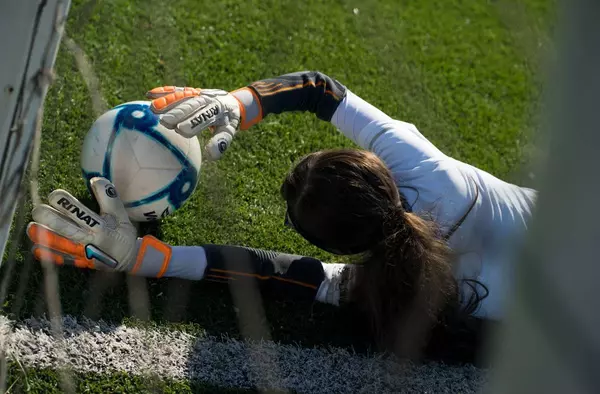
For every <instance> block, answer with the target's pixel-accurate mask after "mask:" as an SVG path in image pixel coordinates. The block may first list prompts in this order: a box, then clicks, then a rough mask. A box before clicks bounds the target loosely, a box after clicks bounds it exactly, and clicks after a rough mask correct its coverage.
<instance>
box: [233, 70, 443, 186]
mask: <svg viewBox="0 0 600 394" xmlns="http://www.w3.org/2000/svg"><path fill="white" fill-rule="evenodd" d="M232 94H233V95H234V96H235V97H236V98H237V99H238V101H239V102H240V104H241V106H240V108H241V109H242V121H241V129H242V130H245V129H248V128H249V127H251V126H252V125H254V124H256V123H258V122H260V121H261V120H262V119H263V118H264V117H265V116H267V115H269V114H279V113H282V112H289V111H306V112H311V113H314V114H315V115H316V116H317V117H318V118H319V119H321V120H325V121H328V122H331V123H332V124H333V125H335V126H336V127H337V128H338V129H339V130H340V131H341V132H342V133H343V134H344V135H345V136H347V137H348V138H350V139H351V140H352V141H354V142H355V143H356V144H357V145H359V146H360V147H362V148H364V149H367V150H370V151H372V152H374V153H375V154H377V155H378V156H379V157H380V158H381V159H382V160H383V161H384V162H385V163H386V165H387V166H388V167H389V168H390V169H391V170H392V172H395V173H396V174H401V176H402V177H405V176H409V177H410V176H411V175H410V174H407V172H410V171H411V170H414V169H423V163H425V162H426V161H428V160H431V159H437V158H442V157H444V154H443V153H442V152H441V151H440V150H439V149H437V148H436V147H435V146H434V145H433V144H432V143H431V142H430V141H429V140H428V139H427V138H425V137H424V136H423V135H422V134H421V133H420V132H419V130H418V129H417V128H416V127H415V126H414V125H413V124H410V123H406V122H403V121H399V120H395V119H392V118H391V117H390V116H388V115H387V114H385V113H384V112H383V111H381V110H379V109H378V108H376V107H375V106H373V105H371V104H369V103H368V102H366V101H365V100H363V99H361V98H360V97H358V96H357V95H356V94H354V93H352V92H351V91H350V90H349V89H347V88H346V87H345V86H344V85H342V84H341V83H340V82H338V81H336V80H335V79H333V78H331V77H329V76H327V75H325V74H323V73H321V72H316V71H303V72H297V73H291V74H285V75H282V76H279V77H275V78H270V79H264V80H261V81H257V82H254V83H252V84H250V85H249V86H247V87H245V88H242V89H238V90H236V91H234V92H232ZM399 176H400V175H399Z"/></svg>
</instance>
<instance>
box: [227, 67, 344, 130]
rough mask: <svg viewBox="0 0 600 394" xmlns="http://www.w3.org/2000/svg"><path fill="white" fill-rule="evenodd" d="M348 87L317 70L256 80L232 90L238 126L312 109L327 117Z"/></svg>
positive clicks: (242, 127) (329, 117) (246, 125)
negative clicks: (274, 115)
mask: <svg viewBox="0 0 600 394" xmlns="http://www.w3.org/2000/svg"><path fill="white" fill-rule="evenodd" d="M346 92H347V89H346V87H345V86H344V85H342V84H341V83H340V82H338V81H336V80H335V79H333V78H330V77H329V76H327V75H325V74H323V73H321V72H317V71H303V72H296V73H290V74H285V75H281V76H278V77H275V78H269V79H263V80H260V81H256V82H254V83H252V84H250V85H248V86H247V87H244V88H241V89H238V90H235V91H233V92H231V93H232V94H233V96H234V97H236V98H237V99H238V101H239V102H240V108H241V110H242V114H241V124H240V129H241V130H246V129H248V128H250V127H251V126H253V125H255V124H256V123H258V122H260V121H261V120H262V119H263V118H264V117H266V116H268V115H270V114H280V113H283V112H294V111H302V112H311V113H313V114H315V115H316V116H317V117H318V118H319V119H321V120H325V121H330V120H331V117H332V116H333V114H334V112H335V111H336V109H337V107H338V106H339V104H340V103H341V102H342V100H343V99H344V98H345V97H346Z"/></svg>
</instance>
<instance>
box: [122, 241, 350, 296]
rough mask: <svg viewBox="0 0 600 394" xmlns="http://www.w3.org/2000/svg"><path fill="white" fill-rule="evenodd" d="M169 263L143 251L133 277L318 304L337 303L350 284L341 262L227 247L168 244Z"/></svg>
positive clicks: (155, 253)
mask: <svg viewBox="0 0 600 394" xmlns="http://www.w3.org/2000/svg"><path fill="white" fill-rule="evenodd" d="M164 246H165V248H167V249H168V250H169V252H168V254H167V255H168V259H167V260H165V256H166V255H165V253H161V252H160V251H159V250H154V249H147V250H145V252H144V256H143V258H142V261H141V263H140V265H139V267H137V269H136V270H135V273H134V274H135V275H138V276H145V277H176V278H181V279H188V280H211V281H217V282H224V283H230V284H231V285H235V284H237V283H239V284H241V285H244V284H248V283H253V284H255V285H257V286H258V287H259V288H260V289H261V290H262V292H263V294H265V295H269V296H270V297H273V298H278V299H296V300H304V301H318V302H322V303H327V304H332V305H339V304H340V301H341V300H342V298H344V297H345V295H344V293H345V290H344V289H345V288H346V287H345V286H344V283H349V280H346V278H349V272H348V270H347V269H346V268H347V267H348V266H347V265H345V264H326V263H323V262H322V261H320V260H317V259H314V258H311V257H305V256H298V255H292V254H287V253H279V252H272V251H267V250H261V249H253V248H246V247H242V246H232V245H202V246H173V247H171V246H168V245H166V244H164ZM132 273H133V271H132Z"/></svg>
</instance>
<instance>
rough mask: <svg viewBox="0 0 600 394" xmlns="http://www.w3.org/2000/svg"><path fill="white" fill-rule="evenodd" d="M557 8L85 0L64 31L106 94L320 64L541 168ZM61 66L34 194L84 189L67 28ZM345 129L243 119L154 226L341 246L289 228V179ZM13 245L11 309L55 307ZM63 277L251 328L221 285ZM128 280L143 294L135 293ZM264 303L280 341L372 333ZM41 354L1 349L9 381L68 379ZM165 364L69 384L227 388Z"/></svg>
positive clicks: (468, 141) (89, 307) (511, 166)
mask: <svg viewBox="0 0 600 394" xmlns="http://www.w3.org/2000/svg"><path fill="white" fill-rule="evenodd" d="M553 12H554V3H553V2H552V1H551V0H512V1H509V0H495V1H491V0H482V1H470V0H443V1H442V0H418V1H417V0H381V1H375V0H361V1H359V0H338V1H325V0H321V1H319V0H309V1H300V2H297V1H281V0H264V1H260V2H258V1H253V2H239V1H235V0H221V1H219V2H205V1H199V0H172V1H156V0H145V1H138V0H105V1H86V0H75V1H73V5H72V9H71V12H70V19H69V23H68V26H67V31H66V34H67V35H68V36H69V37H70V38H71V39H73V40H74V42H75V43H76V44H77V45H79V47H81V49H82V50H83V51H84V52H85V54H86V56H87V57H88V58H89V60H90V62H91V64H92V66H93V71H94V72H95V74H96V76H97V78H98V80H99V82H100V83H99V89H100V94H101V97H102V98H103V100H104V101H105V104H106V106H107V108H108V107H111V106H114V105H117V104H120V103H122V102H125V101H130V100H137V99H143V95H144V93H145V92H146V90H148V89H150V88H152V87H155V86H161V85H180V86H184V85H185V86H196V87H210V88H222V89H229V90H232V89H235V88H238V87H241V86H244V85H246V84H248V83H250V82H252V81H255V80H258V79H261V78H266V77H271V76H275V75H279V74H283V73H287V72H291V71H299V70H319V71H322V72H324V73H326V74H328V75H330V76H332V77H334V78H336V79H338V80H340V81H341V82H342V83H343V84H345V85H346V86H347V87H349V89H351V90H352V91H353V92H355V93H357V94H358V95H359V96H361V97H363V98H364V99H366V100H367V101H369V102H371V103H373V104H374V105H376V106H378V107H379V108H381V109H382V110H384V111H385V112H387V113H388V114H389V115H391V116H393V117H395V118H398V119H401V120H405V121H408V122H411V123H414V124H415V125H416V126H417V127H418V128H419V129H420V130H421V132H422V133H423V134H424V135H426V136H427V137H428V138H429V139H430V140H431V141H432V142H434V143H435V144H436V145H437V146H438V147H440V148H441V149H442V150H443V151H444V152H446V153H447V154H449V155H451V156H453V157H455V158H457V159H459V160H463V161H466V162H468V163H470V164H473V165H475V166H478V167H480V168H482V169H484V170H487V171H489V172H491V173H493V174H494V175H497V176H500V177H502V178H504V179H507V180H510V181H514V182H518V183H521V184H529V185H531V184H532V183H534V182H535V179H532V177H531V176H529V170H528V164H529V163H530V162H531V161H532V159H534V158H535V156H536V154H537V150H536V148H535V141H536V134H535V131H536V127H537V125H538V123H539V122H538V121H537V115H538V113H539V110H540V102H541V94H542V89H541V84H542V82H543V81H544V72H545V70H544V67H543V64H544V60H545V59H546V57H547V56H548V55H549V54H551V52H552V45H551V41H550V38H549V37H550V32H551V27H552V24H553ZM56 71H57V79H56V81H55V83H54V84H53V86H52V88H51V90H50V92H49V94H48V97H47V100H46V107H45V118H44V126H43V142H42V144H43V145H42V157H41V168H40V174H39V178H40V181H41V182H40V194H41V195H42V196H45V195H47V193H49V192H50V191H51V190H52V189H54V188H57V187H61V188H64V189H67V190H69V191H71V192H72V193H73V194H75V195H76V196H78V197H81V198H82V199H88V197H87V196H88V192H87V190H86V187H85V185H84V183H83V181H82V178H81V175H80V168H79V149H80V144H81V141H82V138H83V136H84V135H85V133H86V131H87V130H88V128H89V127H90V125H91V123H92V122H93V120H94V118H95V116H96V115H95V114H94V111H93V110H92V108H93V106H92V99H91V96H90V92H89V91H88V89H87V87H86V84H85V82H84V79H83V77H82V75H81V73H80V72H79V69H78V67H77V65H76V61H75V57H74V56H73V53H72V52H70V51H69V50H68V49H67V47H66V46H65V45H63V46H62V47H61V50H60V52H59V56H58V59H57V65H56ZM204 137H206V136H204ZM343 146H352V143H351V142H350V141H348V140H346V139H344V138H343V137H342V136H341V135H340V134H339V133H337V132H336V131H335V129H334V128H333V127H332V126H331V125H329V124H326V123H324V122H321V121H318V120H317V119H316V118H315V117H314V116H312V115H309V114H285V115H281V116H277V117H267V118H266V119H265V120H264V121H263V122H262V123H261V124H260V125H258V126H256V127H254V128H253V129H251V130H250V131H248V132H245V133H242V134H241V135H240V136H239V138H237V139H236V141H235V142H234V145H233V146H232V148H231V149H230V150H229V151H228V152H227V154H226V155H225V156H224V158H223V159H222V160H220V161H219V162H217V163H209V164H205V165H204V166H203V168H202V177H201V184H200V186H199V188H198V190H197V192H196V194H195V195H194V196H193V198H192V199H191V201H190V202H189V203H187V204H186V205H185V206H184V207H183V208H182V209H181V210H180V211H178V212H177V213H176V214H175V215H173V216H172V217H170V218H168V219H166V220H164V221H163V222H162V223H160V226H155V227H154V228H147V229H145V231H148V232H152V233H155V234H157V235H159V236H160V237H161V238H162V239H163V240H164V241H166V242H169V243H171V244H177V245H196V244H203V243H224V244H236V245H244V246H251V247H259V248H264V249H272V250H278V251H282V252H291V253H297V254H305V255H309V256H314V257H317V258H321V259H323V260H324V261H330V262H333V261H335V259H334V258H333V256H331V255H328V254H326V253H325V252H323V251H320V250H319V249H317V248H315V247H312V246H311V245H309V244H308V243H307V242H305V241H304V240H303V239H302V238H301V237H299V236H298V235H297V234H295V233H294V232H293V231H291V230H288V229H286V228H284V226H283V225H282V224H283V215H284V204H283V203H282V201H281V199H280V197H279V185H280V182H281V180H282V179H283V177H284V176H285V174H286V171H288V169H289V168H290V166H291V165H292V163H293V162H294V161H295V160H297V159H298V158H300V157H301V156H302V155H304V154H306V153H309V152H311V151H315V150H319V149H324V148H335V147H343ZM24 209H25V212H28V211H29V209H30V205H29V204H26V205H25V208H24ZM21 249H22V250H20V251H19V253H18V255H17V258H16V260H15V261H9V262H7V263H5V264H4V267H3V272H4V274H6V273H7V272H8V271H10V273H11V286H10V288H9V292H8V294H7V296H6V299H5V300H4V304H3V311H4V314H5V315H6V316H8V317H9V318H10V319H12V320H14V321H22V320H23V319H25V318H28V317H30V316H32V315H33V316H42V315H44V314H45V313H47V311H46V304H45V302H44V293H43V272H42V270H41V268H40V267H39V265H38V264H37V263H36V262H33V261H31V259H30V258H28V255H27V250H26V249H27V247H26V245H25V246H23V247H22V248H21ZM59 283H60V298H61V302H62V305H61V307H62V313H64V314H65V315H70V316H75V317H83V316H85V317H87V318H90V319H93V320H99V319H102V320H104V321H105V322H108V323H110V324H115V325H118V324H121V323H127V324H129V325H131V326H136V327H143V328H153V329H169V330H177V331H180V332H185V333H188V334H190V335H211V336H216V337H219V336H221V335H223V334H226V335H227V336H228V337H229V338H230V339H239V338H240V332H241V331H243V330H244V327H240V326H239V325H238V319H237V317H236V311H235V310H234V308H233V306H232V303H231V297H230V294H229V290H228V288H227V287H226V286H223V285H217V284H211V283H190V282H186V281H182V280H169V279H163V280H143V279H140V278H126V277H124V276H121V275H114V274H102V273H97V272H85V271H79V270H74V269H68V268H65V269H61V270H59ZM145 290H147V292H145ZM130 294H137V295H140V294H141V295H142V297H141V299H140V297H137V298H136V301H135V302H133V301H132V300H131V298H130V296H129V295H130ZM146 294H147V296H146ZM264 309H265V314H266V319H267V322H268V324H267V325H268V327H269V337H270V338H271V339H273V340H275V341H276V342H279V343H283V344H292V343H294V344H299V345H300V346H304V347H309V346H337V347H341V348H347V347H349V346H353V347H355V348H356V349H362V348H365V346H366V345H367V344H366V343H365V340H364V338H363V337H362V336H361V335H360V333H358V332H355V330H352V329H351V328H349V326H350V324H349V323H348V320H347V317H346V316H345V315H344V314H343V313H342V312H341V311H339V310H337V309H335V308H329V307H325V306H322V305H302V304H297V303H295V304H289V303H285V302H279V301H269V302H265V303H264ZM36 365H37V364H36ZM36 365H34V366H33V367H30V368H29V369H27V370H26V371H23V370H22V369H21V368H20V367H19V365H18V363H16V361H15V363H12V364H10V365H9V369H8V372H9V378H10V379H9V381H10V382H16V384H15V386H14V387H13V388H12V390H13V391H17V392H18V391H19V390H21V391H25V390H27V388H29V389H30V391H31V392H50V391H51V390H50V389H52V390H58V391H61V389H59V385H58V382H59V379H58V375H57V372H56V371H55V370H53V369H52V368H48V367H43V368H42V367H37V366H36ZM224 368H226V366H224ZM169 379H171V378H170V377H168V376H167V377H165V380H164V381H160V382H156V381H154V380H152V379H150V380H151V381H150V382H149V381H148V380H145V379H142V378H139V377H136V376H134V375H127V374H123V373H114V374H108V375H107V374H93V373H91V372H89V371H87V372H85V371H84V372H81V371H79V372H77V374H76V377H75V383H74V384H75V385H76V387H77V391H78V392H79V391H81V392H126V391H128V392H138V391H151V392H184V391H185V392H189V391H194V392H199V391H202V390H204V391H206V392H215V391H217V390H224V388H223V387H220V388H218V389H217V388H216V386H212V385H211V384H209V383H206V382H204V383H203V382H202V381H201V380H200V381H197V380H196V381H193V382H190V381H186V380H169ZM231 389H232V390H236V388H235V387H231ZM169 390H170V391H169ZM324 390H325V389H324ZM465 390H466V389H465Z"/></svg>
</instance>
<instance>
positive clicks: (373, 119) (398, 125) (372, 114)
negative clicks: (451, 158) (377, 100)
mask: <svg viewBox="0 0 600 394" xmlns="http://www.w3.org/2000/svg"><path fill="white" fill-rule="evenodd" d="M331 123H332V124H333V125H334V126H336V127H337V128H338V129H339V130H340V131H341V132H342V133H343V134H344V135H345V136H346V137H348V138H350V139H351V140H352V141H354V142H355V143H356V144H357V145H359V146H360V147H362V148H363V149H366V150H369V151H372V152H373V153H375V154H376V155H377V156H379V158H381V159H382V160H383V161H384V162H385V164H386V165H387V166H388V168H390V170H392V172H393V173H394V174H395V175H398V174H401V175H402V176H403V177H409V178H410V177H411V173H412V172H413V171H415V170H417V172H419V171H420V170H422V169H423V167H424V166H427V165H428V164H427V163H431V162H434V161H436V160H437V159H441V158H444V157H445V155H444V154H443V153H442V152H441V151H440V150H439V149H438V148H436V147H435V145H433V144H432V143H431V142H430V141H429V140H428V139H427V138H425V136H423V134H421V132H420V131H419V130H418V129H417V128H416V127H415V125H413V124H411V123H407V122H403V121H400V120H395V119H392V118H391V117H390V116H388V115H387V114H385V113H384V112H383V111H381V110H379V109H378V108H376V107H375V106H373V105H371V104H369V103H368V102H366V101H365V100H363V99H362V98H360V97H358V96H357V95H355V94H354V93H352V92H351V91H347V93H346V97H345V98H344V100H343V101H342V102H341V103H340V105H339V106H338V108H337V109H336V111H335V112H334V114H333V116H332V119H331Z"/></svg>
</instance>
